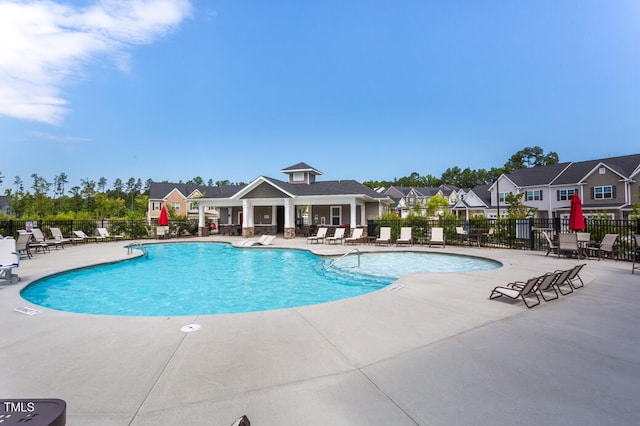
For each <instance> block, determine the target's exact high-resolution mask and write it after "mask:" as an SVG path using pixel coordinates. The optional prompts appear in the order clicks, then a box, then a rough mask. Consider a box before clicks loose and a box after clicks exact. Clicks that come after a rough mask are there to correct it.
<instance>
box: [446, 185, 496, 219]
mask: <svg viewBox="0 0 640 426" xmlns="http://www.w3.org/2000/svg"><path fill="white" fill-rule="evenodd" d="M489 186H490V185H478V186H476V187H475V188H473V189H469V190H467V189H462V190H460V191H459V199H458V201H457V202H456V203H455V204H454V205H453V207H451V210H453V211H454V212H455V213H456V214H457V215H458V216H463V217H464V219H465V220H469V219H472V218H473V217H474V216H485V217H492V216H491V213H492V210H491V208H490V207H491V193H490V192H489Z"/></svg>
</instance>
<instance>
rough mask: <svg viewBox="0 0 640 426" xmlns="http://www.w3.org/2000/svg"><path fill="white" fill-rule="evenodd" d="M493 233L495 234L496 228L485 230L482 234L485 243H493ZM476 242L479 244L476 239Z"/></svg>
mask: <svg viewBox="0 0 640 426" xmlns="http://www.w3.org/2000/svg"><path fill="white" fill-rule="evenodd" d="M495 234H496V228H493V227H491V228H489V230H488V231H487V232H485V233H484V234H482V238H483V239H484V240H485V241H486V242H487V243H493V242H495ZM478 244H480V241H478Z"/></svg>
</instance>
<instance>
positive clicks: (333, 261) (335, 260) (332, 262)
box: [324, 248, 360, 271]
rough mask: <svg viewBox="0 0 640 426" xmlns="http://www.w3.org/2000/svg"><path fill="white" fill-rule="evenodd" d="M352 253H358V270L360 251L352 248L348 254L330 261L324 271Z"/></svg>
mask: <svg viewBox="0 0 640 426" xmlns="http://www.w3.org/2000/svg"><path fill="white" fill-rule="evenodd" d="M353 252H357V253H358V268H359V267H360V250H358V249H357V248H354V249H352V250H349V251H348V252H346V253H345V254H343V255H342V256H340V257H339V258H337V259H334V260H332V261H331V263H329V264H328V265H327V266H325V267H324V269H325V270H327V271H328V270H329V268H331V267H332V266H333V265H335V264H336V263H338V262H339V261H341V260H342V259H344V258H345V257H347V256H348V255H350V254H351V253H353Z"/></svg>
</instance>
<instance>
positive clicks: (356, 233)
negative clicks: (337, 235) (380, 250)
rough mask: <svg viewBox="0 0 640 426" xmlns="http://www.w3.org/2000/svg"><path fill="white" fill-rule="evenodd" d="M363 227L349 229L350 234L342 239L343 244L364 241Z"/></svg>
mask: <svg viewBox="0 0 640 426" xmlns="http://www.w3.org/2000/svg"><path fill="white" fill-rule="evenodd" d="M363 235H364V229H362V228H355V229H354V230H353V231H351V236H350V237H347V238H345V239H344V243H345V244H356V243H361V242H363V241H364V237H363Z"/></svg>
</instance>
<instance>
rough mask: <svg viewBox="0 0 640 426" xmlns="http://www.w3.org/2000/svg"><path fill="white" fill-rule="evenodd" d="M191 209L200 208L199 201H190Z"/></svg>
mask: <svg viewBox="0 0 640 426" xmlns="http://www.w3.org/2000/svg"><path fill="white" fill-rule="evenodd" d="M189 210H198V203H197V202H191V203H189Z"/></svg>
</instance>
